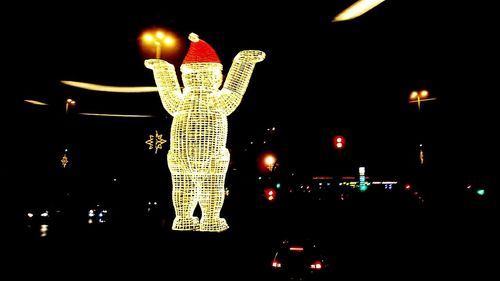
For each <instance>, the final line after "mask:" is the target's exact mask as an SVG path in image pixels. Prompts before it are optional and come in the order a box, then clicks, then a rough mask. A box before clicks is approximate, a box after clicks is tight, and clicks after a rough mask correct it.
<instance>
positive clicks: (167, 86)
mask: <svg viewBox="0 0 500 281" xmlns="http://www.w3.org/2000/svg"><path fill="white" fill-rule="evenodd" d="M144 65H145V66H146V67H147V68H149V69H151V70H153V74H154V77H155V82H156V87H157V88H158V93H160V99H161V102H162V104H163V107H164V108H165V110H166V111H167V112H168V113H169V114H170V115H172V116H173V115H174V113H175V112H176V111H177V107H178V106H179V104H180V101H181V99H182V92H181V87H180V86H179V80H177V75H176V73H175V68H174V66H173V65H172V64H170V63H168V62H166V61H164V60H161V59H148V60H145V61H144Z"/></svg>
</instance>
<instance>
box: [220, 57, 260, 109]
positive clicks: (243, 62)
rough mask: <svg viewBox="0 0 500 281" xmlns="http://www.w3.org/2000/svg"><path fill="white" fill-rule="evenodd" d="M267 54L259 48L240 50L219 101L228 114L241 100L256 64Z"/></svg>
mask: <svg viewBox="0 0 500 281" xmlns="http://www.w3.org/2000/svg"><path fill="white" fill-rule="evenodd" d="M265 57H266V54H265V53H264V52H262V51H258V50H245V51H241V52H239V53H238V54H237V55H236V57H235V58H234V60H233V64H232V65H231V68H230V69H229V72H228V74H227V78H226V81H225V82H224V86H223V87H222V90H221V91H220V95H219V96H218V99H217V103H218V105H219V106H220V108H221V109H222V110H224V112H225V113H226V115H229V114H231V113H232V112H233V111H234V110H235V109H236V107H238V105H239V104H240V102H241V99H242V98H243V95H244V94H245V91H246V89H247V87H248V83H249V82H250V77H251V76H252V72H253V69H254V67H255V64H256V63H258V62H261V61H263V60H264V58H265Z"/></svg>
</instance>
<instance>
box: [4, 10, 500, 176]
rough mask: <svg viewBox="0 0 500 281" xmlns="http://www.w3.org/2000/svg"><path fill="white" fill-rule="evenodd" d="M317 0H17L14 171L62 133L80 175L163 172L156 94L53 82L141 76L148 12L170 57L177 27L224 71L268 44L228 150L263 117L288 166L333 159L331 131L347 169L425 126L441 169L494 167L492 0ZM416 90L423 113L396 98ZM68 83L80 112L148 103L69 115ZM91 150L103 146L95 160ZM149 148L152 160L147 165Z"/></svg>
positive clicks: (397, 150) (175, 58)
mask: <svg viewBox="0 0 500 281" xmlns="http://www.w3.org/2000/svg"><path fill="white" fill-rule="evenodd" d="M322 2H324V1H322ZM329 2H335V3H330V4H314V5H313V4H312V3H311V4H304V3H301V4H281V5H280V4H273V5H277V7H267V5H268V4H269V3H267V4H263V3H258V2H255V3H254V2H252V3H253V4H251V5H250V6H249V7H248V8H245V9H242V8H239V7H236V6H235V7H231V6H227V7H221V6H210V5H208V4H204V5H199V4H196V5H194V4H193V5H191V4H190V5H184V6H182V5H180V4H177V5H175V6H171V4H169V3H167V2H166V1H164V2H162V3H160V4H157V3H152V2H151V1H148V2H147V3H146V4H147V6H146V5H144V4H142V3H141V4H139V3H137V4H136V5H133V6H132V5H129V6H123V5H122V4H120V6H116V7H114V8H113V9H110V8H109V7H98V6H85V5H86V4H84V3H82V4H81V6H76V5H75V6H73V7H57V10H56V8H55V7H47V6H44V7H43V9H42V7H30V8H29V9H25V8H21V7H19V8H17V9H14V10H13V12H14V13H15V15H16V16H17V17H15V19H14V20H13V21H11V22H10V23H9V25H8V26H9V27H10V31H9V32H8V33H7V34H6V35H4V36H7V37H8V38H11V39H10V40H8V41H9V42H10V43H8V44H7V45H8V49H7V52H5V56H6V57H7V58H6V59H7V61H8V62H12V65H11V66H12V67H9V69H8V70H7V72H8V73H9V74H8V76H7V77H8V80H7V81H6V83H7V85H8V87H7V89H8V93H7V95H8V96H9V97H14V99H13V102H14V106H12V107H9V109H14V112H13V113H12V114H10V113H9V114H8V116H7V119H6V120H8V125H9V126H8V127H7V128H12V129H13V130H14V134H15V135H16V136H17V137H15V138H14V139H15V140H12V139H11V141H10V143H14V145H16V147H19V149H12V150H10V149H9V150H8V152H10V153H9V154H12V155H13V157H14V159H15V160H14V162H12V163H15V165H13V167H11V168H13V174H14V175H20V174H23V173H25V172H26V171H29V173H30V174H32V175H34V177H36V176H41V175H44V174H47V173H51V172H52V169H55V168H49V167H48V166H49V165H47V164H46V163H48V162H50V161H52V160H55V161H56V163H57V161H58V159H59V157H60V155H61V154H62V150H61V149H62V147H65V145H66V144H70V146H71V147H72V151H74V152H73V153H74V155H75V158H77V157H76V155H78V154H79V155H80V156H81V159H82V160H80V161H81V162H78V160H75V165H76V164H77V163H78V165H81V166H83V167H89V166H92V169H90V168H89V169H88V173H89V175H90V174H92V173H94V175H95V173H96V171H99V173H103V174H105V173H106V171H111V172H116V173H118V174H120V173H121V174H126V173H127V171H142V172H145V173H146V172H147V173H151V174H155V173H161V170H162V169H164V168H165V167H166V165H165V164H166V163H163V162H161V160H158V159H161V158H160V157H161V156H159V157H157V158H154V160H151V155H152V154H151V152H150V151H147V149H146V145H145V144H144V141H145V140H146V139H147V137H148V135H149V134H151V133H154V130H156V129H158V130H160V132H161V133H163V134H164V137H165V138H168V128H169V126H170V121H171V119H170V118H169V117H167V114H166V112H165V111H164V110H163V108H162V106H161V103H160V100H159V98H158V96H157V95H156V94H154V93H145V94H116V93H98V92H88V91H82V90H78V89H75V88H71V87H68V86H64V85H62V84H60V83H59V81H60V80H73V81H80V82H89V83H96V84H103V85H114V86H153V85H154V79H153V75H152V73H151V71H150V70H148V69H146V68H145V67H144V65H143V61H144V59H146V58H148V56H149V57H151V56H152V53H149V54H145V53H144V52H141V50H140V48H139V44H138V37H139V34H140V32H141V31H142V30H144V29H145V28H147V27H151V26H161V27H166V28H169V29H171V30H173V31H174V32H176V33H177V35H178V36H179V38H180V39H181V40H182V41H181V43H182V44H184V45H181V47H180V50H179V51H178V52H177V53H176V54H167V55H166V58H167V60H169V61H170V62H171V63H173V64H174V66H175V67H176V69H179V66H180V63H181V62H182V59H183V57H184V54H185V52H186V51H187V47H188V40H187V36H188V34H189V33H190V32H195V33H197V34H198V35H199V36H200V38H201V39H203V40H205V41H207V42H208V43H209V44H211V45H212V46H213V47H214V49H215V50H216V51H217V52H218V54H219V57H220V58H221V61H222V63H223V65H224V73H226V72H227V70H228V69H229V66H230V64H231V60H232V58H233V57H234V56H235V55H236V54H237V52H238V51H240V50H244V49H259V50H262V51H264V52H266V54H267V57H266V59H265V60H264V61H263V62H261V63H259V64H257V65H256V67H255V71H254V74H253V78H252V80H251V81H250V84H249V87H248V90H247V92H246V95H245V97H244V99H243V102H242V103H241V105H240V107H239V108H238V109H237V110H236V112H235V113H233V114H232V115H231V116H229V124H230V131H229V138H228V147H229V148H230V150H233V151H234V152H233V156H235V157H237V156H238V153H240V152H241V151H243V150H244V149H245V148H247V144H248V143H249V142H250V141H255V140H259V139H262V138H263V136H264V134H265V130H266V129H267V128H270V127H273V126H275V127H276V128H277V133H276V136H275V140H274V147H273V148H274V149H277V150H278V151H279V152H280V153H282V156H283V159H286V163H283V165H289V166H290V167H291V169H293V170H297V171H301V170H307V171H308V172H311V173H313V174H314V173H317V174H322V173H328V172H329V171H331V169H332V168H335V164H331V163H332V162H334V161H331V159H332V158H335V157H337V156H338V155H337V153H338V151H335V150H334V149H333V148H332V145H331V141H332V137H333V136H334V135H344V136H345V137H346V141H347V143H346V145H347V146H346V150H345V151H344V152H345V154H347V155H349V156H348V157H347V158H349V159H350V160H349V161H350V162H349V164H350V165H352V166H353V173H355V172H356V170H354V167H356V165H366V166H367V171H373V173H377V174H380V175H387V176H393V175H405V173H406V172H407V171H410V170H411V169H413V165H414V164H415V163H417V162H418V158H417V157H418V154H417V153H418V152H417V148H416V145H417V144H418V142H416V141H415V139H416V138H418V137H422V138H424V141H425V142H426V145H427V147H428V149H429V153H428V155H427V158H426V159H427V160H426V161H428V163H429V166H430V167H431V169H432V171H433V174H435V175H436V176H440V177H441V178H442V181H446V180H447V179H449V178H455V177H464V178H467V177H475V178H484V177H489V178H493V176H492V174H493V173H494V172H495V171H494V166H495V165H494V164H492V163H495V161H496V158H497V157H496V156H498V148H497V143H498V137H496V136H494V135H495V134H496V132H495V131H496V128H497V127H498V122H497V121H495V120H497V119H498V118H496V116H495V109H496V107H497V106H496V98H495V95H496V92H497V91H498V90H497V89H498V87H497V85H496V81H497V77H496V74H495V73H496V72H497V71H495V69H496V68H497V62H498V53H497V52H498V51H497V50H498V49H499V48H498V47H499V46H498V43H496V40H497V39H496V38H495V37H496V36H495V35H496V34H497V33H498V31H497V30H496V26H498V23H497V21H498V20H497V19H495V17H494V16H493V15H492V13H493V12H492V11H493V9H491V8H488V7H483V6H481V4H480V3H478V4H474V5H472V4H469V5H465V4H462V3H460V4H457V3H455V2H456V1H453V4H450V5H449V6H446V7H445V5H443V6H437V4H436V3H432V2H436V1H428V2H425V1H386V2H384V3H382V4H380V5H379V6H378V7H376V8H375V9H374V10H372V11H370V12H368V13H367V14H365V15H363V16H362V17H360V18H358V19H355V20H351V21H347V22H337V23H332V22H331V20H332V19H333V17H334V16H335V15H336V14H337V13H338V12H340V11H341V10H342V9H343V8H345V7H347V6H348V5H349V3H350V1H346V0H343V1H329ZM396 2H397V3H396ZM299 3H300V2H299ZM474 3H476V2H474ZM43 5H46V4H45V3H44V4H43ZM235 5H236V4H235ZM238 5H240V4H238ZM188 6H189V7H188ZM225 9H229V10H225ZM483 13H484V14H483ZM8 65H10V64H8ZM419 89H427V90H429V92H430V95H431V96H432V97H435V98H436V100H434V101H429V102H425V103H422V111H421V112H420V113H419V112H417V107H416V104H414V103H412V104H410V103H408V97H409V94H410V92H411V91H413V90H419ZM68 97H71V98H73V99H75V100H77V106H76V109H77V111H78V112H106V113H120V114H152V115H155V116H156V117H155V118H149V119H133V120H132V119H125V118H95V117H82V116H79V115H77V114H73V115H71V116H70V118H67V116H66V117H65V115H64V106H65V100H66V98H68ZM24 99H35V100H40V101H43V102H46V103H48V104H49V105H48V106H44V107H39V106H33V105H30V104H27V103H24V102H23V100H24ZM7 112H9V110H8V111H7ZM12 120H15V121H12ZM18 145H19V146H18ZM132 147H134V148H132ZM264 148H265V147H264ZM165 151H166V150H163V152H161V153H163V154H161V155H164V153H165ZM99 157H102V158H103V159H105V160H103V161H96V159H97V158H99ZM148 157H149V158H148ZM342 157H346V156H345V155H344V156H342ZM148 161H149V162H148ZM151 161H153V162H151ZM165 162H166V161H165ZM144 163H146V164H145V165H143V164H144ZM156 163H162V164H161V165H163V166H160V167H159V168H156V169H158V170H155V169H150V168H144V167H145V166H146V167H153V166H155V164H156ZM332 165H333V166H332ZM21 170H22V171H23V172H21ZM115 170H116V171H115ZM9 172H10V171H9Z"/></svg>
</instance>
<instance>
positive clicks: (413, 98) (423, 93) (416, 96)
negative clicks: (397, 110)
mask: <svg viewBox="0 0 500 281" xmlns="http://www.w3.org/2000/svg"><path fill="white" fill-rule="evenodd" d="M435 99H436V98H429V91H427V90H420V91H412V92H411V94H410V101H409V102H410V103H414V102H416V103H417V107H418V112H420V111H421V102H424V101H430V100H435ZM419 160H420V165H424V147H423V144H422V143H420V144H419Z"/></svg>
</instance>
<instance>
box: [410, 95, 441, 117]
mask: <svg viewBox="0 0 500 281" xmlns="http://www.w3.org/2000/svg"><path fill="white" fill-rule="evenodd" d="M435 99H436V98H429V91H427V90H420V91H413V92H411V94H410V103H412V102H416V103H417V107H418V111H419V112H420V103H421V102H423V101H430V100H435Z"/></svg>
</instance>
